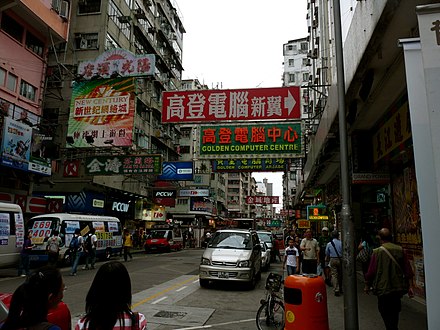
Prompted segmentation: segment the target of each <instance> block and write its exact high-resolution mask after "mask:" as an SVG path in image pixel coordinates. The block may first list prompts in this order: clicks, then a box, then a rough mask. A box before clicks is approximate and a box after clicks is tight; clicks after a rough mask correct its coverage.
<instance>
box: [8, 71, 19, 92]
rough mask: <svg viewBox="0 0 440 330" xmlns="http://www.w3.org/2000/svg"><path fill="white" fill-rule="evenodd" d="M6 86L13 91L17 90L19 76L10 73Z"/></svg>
mask: <svg viewBox="0 0 440 330" xmlns="http://www.w3.org/2000/svg"><path fill="white" fill-rule="evenodd" d="M6 87H7V88H8V89H9V90H10V91H12V92H16V91H17V76H15V75H13V74H12V73H9V74H8V80H7V81H6Z"/></svg>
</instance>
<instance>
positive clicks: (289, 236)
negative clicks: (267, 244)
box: [284, 230, 295, 247]
mask: <svg viewBox="0 0 440 330" xmlns="http://www.w3.org/2000/svg"><path fill="white" fill-rule="evenodd" d="M291 238H293V239H294V240H295V231H294V230H291V231H290V232H289V235H287V236H286V238H285V240H284V246H285V247H287V246H289V240H290V239H291Z"/></svg>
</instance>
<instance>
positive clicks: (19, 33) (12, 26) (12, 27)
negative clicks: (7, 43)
mask: <svg viewBox="0 0 440 330" xmlns="http://www.w3.org/2000/svg"><path fill="white" fill-rule="evenodd" d="M0 28H1V29H2V30H3V31H5V32H6V33H7V34H9V35H10V36H11V37H12V38H14V39H15V40H17V41H19V42H21V41H22V38H23V32H24V28H23V27H22V26H21V25H20V24H19V23H18V22H17V21H16V20H15V19H13V18H12V17H10V16H8V15H6V14H5V13H3V16H2V21H1V25H0Z"/></svg>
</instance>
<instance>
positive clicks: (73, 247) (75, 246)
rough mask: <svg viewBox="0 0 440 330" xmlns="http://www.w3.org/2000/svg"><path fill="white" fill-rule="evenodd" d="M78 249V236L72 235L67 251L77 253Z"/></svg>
mask: <svg viewBox="0 0 440 330" xmlns="http://www.w3.org/2000/svg"><path fill="white" fill-rule="evenodd" d="M78 248H79V241H78V236H75V235H73V237H72V240H71V241H70V244H69V249H70V250H71V251H77V250H78Z"/></svg>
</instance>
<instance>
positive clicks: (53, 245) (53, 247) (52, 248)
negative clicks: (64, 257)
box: [47, 237, 60, 254]
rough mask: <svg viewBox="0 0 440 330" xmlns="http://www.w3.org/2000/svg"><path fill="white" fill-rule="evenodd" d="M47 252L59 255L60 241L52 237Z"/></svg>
mask: <svg viewBox="0 0 440 330" xmlns="http://www.w3.org/2000/svg"><path fill="white" fill-rule="evenodd" d="M47 251H49V253H54V254H55V253H58V252H59V251H60V244H59V243H58V239H57V238H56V237H52V238H51V239H50V242H49V245H48V247H47Z"/></svg>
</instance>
